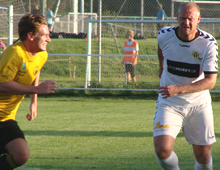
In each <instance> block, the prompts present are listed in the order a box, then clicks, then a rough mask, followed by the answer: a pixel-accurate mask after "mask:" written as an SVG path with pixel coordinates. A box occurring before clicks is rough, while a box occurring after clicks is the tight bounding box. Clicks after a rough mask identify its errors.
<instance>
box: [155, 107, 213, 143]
mask: <svg viewBox="0 0 220 170" xmlns="http://www.w3.org/2000/svg"><path fill="white" fill-rule="evenodd" d="M181 129H182V131H183V134H184V136H185V138H186V140H187V142H188V143H189V144H195V145H210V144H212V143H214V142H216V139H215V134H214V126H213V112H212V106H211V103H206V104H202V105H199V106H195V107H174V106H167V105H157V109H156V113H155V117H154V129H153V136H154V137H155V136H160V135H169V136H172V137H173V138H174V139H175V138H176V136H177V135H178V133H179V132H180V130H181Z"/></svg>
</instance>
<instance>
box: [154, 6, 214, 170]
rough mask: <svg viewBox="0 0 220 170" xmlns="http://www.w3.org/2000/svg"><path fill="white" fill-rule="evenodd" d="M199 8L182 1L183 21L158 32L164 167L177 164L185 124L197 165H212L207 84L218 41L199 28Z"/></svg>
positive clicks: (159, 139) (158, 125) (157, 131)
mask: <svg viewBox="0 0 220 170" xmlns="http://www.w3.org/2000/svg"><path fill="white" fill-rule="evenodd" d="M200 18H201V17H200V9H199V7H198V5H197V4H195V3H193V2H186V3H183V4H181V5H180V7H179V9H178V14H177V20H178V22H179V26H177V27H169V28H163V29H162V30H161V31H160V32H159V34H158V58H159V77H160V78H161V81H160V87H159V95H158V100H157V109H156V113H155V118H154V129H153V137H154V147H155V152H156V157H157V160H158V162H159V164H160V166H161V167H162V168H163V169H165V170H179V169H180V168H179V165H178V157H177V155H176V154H175V152H174V151H173V146H174V142H175V138H176V136H177V134H178V133H179V132H180V130H181V129H182V131H183V134H184V136H185V138H186V140H187V142H188V143H189V144H191V145H192V147H193V153H194V155H195V159H196V161H195V170H211V169H212V167H213V166H212V156H211V149H212V144H213V143H214V142H215V141H216V140H215V134H214V127H213V113H212V106H211V97H210V93H209V89H212V88H213V87H214V85H215V82H216V78H217V71H218V65H217V62H218V52H217V51H218V46H217V43H216V41H215V39H214V38H213V37H212V36H211V35H210V34H209V33H207V32H205V31H202V30H199V29H198V28H197V25H198V24H199V22H200Z"/></svg>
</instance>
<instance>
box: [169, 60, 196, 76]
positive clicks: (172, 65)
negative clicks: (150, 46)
mask: <svg viewBox="0 0 220 170" xmlns="http://www.w3.org/2000/svg"><path fill="white" fill-rule="evenodd" d="M199 70H200V65H199V64H190V63H183V62H177V61H171V60H167V71H168V72H169V73H171V74H174V75H177V76H182V77H188V78H197V77H199Z"/></svg>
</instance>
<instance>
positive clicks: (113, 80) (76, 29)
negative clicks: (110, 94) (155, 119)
mask: <svg viewBox="0 0 220 170" xmlns="http://www.w3.org/2000/svg"><path fill="white" fill-rule="evenodd" d="M185 1H187V0H185ZM101 2H102V3H101V8H102V10H101V12H102V14H101V19H102V20H152V21H155V20H156V16H157V12H158V5H159V4H162V6H163V10H164V12H165V21H169V20H175V19H176V13H177V9H178V7H179V5H180V4H181V3H182V2H183V0H117V1H116V0H102V1H101ZM4 5H13V9H14V11H13V12H14V15H13V24H14V28H13V33H14V38H15V39H16V38H18V35H17V24H18V22H19V20H20V18H21V17H22V16H23V15H24V14H25V13H28V12H32V11H33V10H34V9H35V7H36V5H38V6H39V10H40V12H41V14H43V15H44V16H45V15H46V12H47V7H50V9H51V10H52V11H53V14H54V16H55V18H54V19H53V29H52V32H51V38H52V41H51V43H49V44H48V53H49V54H50V55H49V59H48V62H47V63H46V65H45V67H44V68H43V70H42V74H41V76H42V78H43V79H47V78H48V77H50V78H51V77H52V78H53V79H55V80H56V81H57V82H58V86H59V87H84V81H85V71H86V60H87V57H86V56H87V55H86V54H87V51H88V49H87V31H88V20H97V21H98V20H99V6H100V1H99V0H1V1H0V6H4ZM198 5H199V6H200V9H201V16H202V20H210V21H218V20H219V16H220V10H219V8H220V1H216V0H212V1H204V0H200V1H199V3H198ZM7 15H8V14H7V11H6V10H3V9H1V8H0V28H1V29H0V39H2V41H3V42H4V43H5V44H6V45H9V44H7V38H8V37H7V31H8V18H7ZM101 25H102V27H101V30H102V33H101V35H102V36H101V39H99V37H98V32H99V25H98V22H96V23H93V24H92V49H91V54H94V55H97V54H98V53H99V45H100V44H101V54H106V55H115V56H105V57H102V60H101V65H102V67H101V74H102V81H101V83H100V81H99V80H98V78H97V77H98V74H99V73H98V71H99V68H98V63H99V59H98V55H97V56H92V59H91V61H92V64H91V68H92V69H91V82H90V86H91V87H96V88H101V87H102V88H128V86H125V83H124V76H125V75H124V69H123V67H122V66H121V60H122V57H123V42H124V41H126V37H125V35H126V31H127V30H129V29H131V30H134V31H135V39H137V40H138V42H139V44H140V49H139V54H140V56H139V57H138V64H137V68H136V76H137V84H136V86H133V85H132V86H130V87H129V88H131V89H133V88H139V89H143V88H150V89H151V88H157V87H158V86H159V85H158V84H159V79H158V77H157V68H158V64H157V63H158V61H157V58H156V57H155V56H156V51H157V50H156V49H157V40H156V36H157V32H158V30H157V27H156V25H157V24H156V23H111V22H108V23H102V24H101ZM175 25H176V23H173V22H172V23H169V22H167V23H164V26H175ZM199 27H200V28H201V29H203V30H205V31H207V32H209V33H211V34H212V35H213V36H214V37H215V38H216V39H218V38H219V37H220V32H219V30H220V24H219V23H217V22H212V23H200V24H199ZM52 54H55V55H52ZM77 54H78V55H77ZM82 54H84V55H82ZM145 55H149V56H150V57H149V56H148V57H146V56H145ZM219 89H220V88H219Z"/></svg>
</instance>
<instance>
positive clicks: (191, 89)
mask: <svg viewBox="0 0 220 170" xmlns="http://www.w3.org/2000/svg"><path fill="white" fill-rule="evenodd" d="M216 79H217V73H212V74H205V78H204V79H202V80H199V81H197V82H194V83H191V84H184V85H179V86H174V85H168V86H161V87H159V93H161V95H162V96H163V98H168V97H173V96H176V95H178V94H184V93H195V92H200V91H203V90H208V89H212V88H213V87H214V86H215V83H216Z"/></svg>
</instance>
